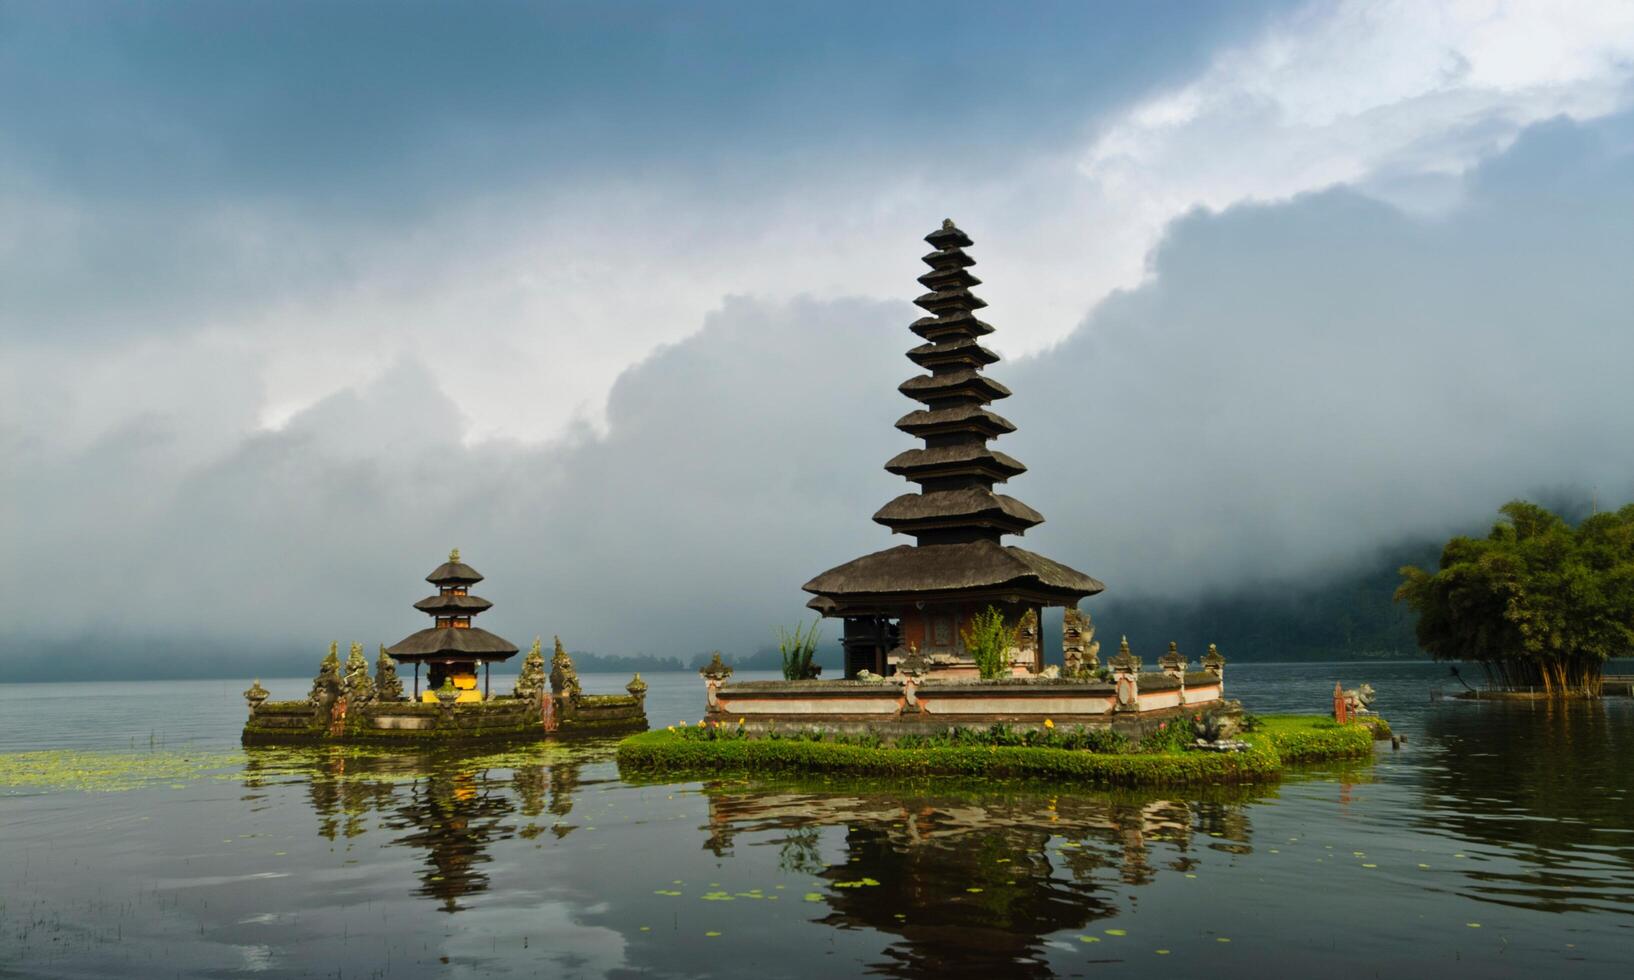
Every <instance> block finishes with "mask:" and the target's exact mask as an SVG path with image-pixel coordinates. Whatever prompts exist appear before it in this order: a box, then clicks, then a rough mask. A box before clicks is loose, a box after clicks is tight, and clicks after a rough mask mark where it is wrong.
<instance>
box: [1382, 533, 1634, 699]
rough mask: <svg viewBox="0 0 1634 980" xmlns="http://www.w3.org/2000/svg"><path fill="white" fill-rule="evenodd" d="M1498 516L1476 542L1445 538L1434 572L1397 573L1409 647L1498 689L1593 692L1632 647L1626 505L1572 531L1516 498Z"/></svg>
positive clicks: (1633, 587)
mask: <svg viewBox="0 0 1634 980" xmlns="http://www.w3.org/2000/svg"><path fill="white" fill-rule="evenodd" d="M1499 512H1500V513H1501V514H1503V518H1502V519H1500V520H1499V521H1498V522H1497V523H1496V524H1494V525H1493V526H1492V531H1491V532H1490V533H1489V534H1488V535H1487V536H1486V537H1485V538H1469V537H1463V536H1459V537H1455V538H1453V539H1452V540H1451V541H1448V542H1447V544H1446V547H1445V548H1443V549H1442V552H1441V563H1440V567H1439V569H1438V570H1437V571H1435V572H1433V573H1432V572H1426V571H1424V570H1423V569H1421V568H1418V567H1416V566H1413V565H1407V566H1404V567H1403V568H1402V569H1401V576H1402V580H1403V581H1402V583H1401V586H1400V587H1399V588H1397V589H1396V600H1397V601H1398V602H1405V603H1407V605H1408V606H1409V607H1411V608H1412V610H1413V611H1414V612H1415V613H1417V614H1418V626H1417V632H1418V642H1419V645H1420V646H1421V647H1423V648H1424V649H1425V651H1427V652H1428V653H1429V654H1430V655H1431V656H1433V657H1435V658H1436V659H1437V660H1465V661H1472V662H1474V663H1478V664H1480V665H1481V667H1482V668H1483V669H1484V670H1485V671H1486V673H1487V678H1488V679H1489V680H1490V681H1492V682H1493V683H1495V684H1497V685H1498V686H1500V687H1503V688H1505V689H1508V690H1529V689H1531V690H1541V691H1543V692H1544V693H1548V694H1573V693H1589V694H1598V693H1599V690H1600V673H1601V670H1602V668H1603V667H1604V665H1605V662H1606V660H1607V659H1609V658H1611V657H1619V656H1627V655H1628V654H1629V652H1630V651H1631V650H1634V504H1630V505H1628V506H1625V507H1623V508H1622V509H1621V510H1618V511H1614V512H1607V513H1600V514H1595V515H1593V516H1591V517H1588V518H1585V519H1584V520H1583V522H1582V523H1580V524H1579V525H1578V526H1577V527H1575V528H1574V527H1572V526H1571V525H1570V524H1568V523H1566V522H1565V521H1564V520H1562V519H1561V518H1559V517H1557V516H1556V515H1555V514H1553V513H1551V512H1549V511H1548V510H1546V509H1544V508H1542V507H1539V506H1538V505H1536V504H1532V503H1528V502H1526V501H1522V500H1516V501H1511V502H1510V503H1508V504H1505V505H1504V506H1503V507H1502V508H1500V511H1499Z"/></svg>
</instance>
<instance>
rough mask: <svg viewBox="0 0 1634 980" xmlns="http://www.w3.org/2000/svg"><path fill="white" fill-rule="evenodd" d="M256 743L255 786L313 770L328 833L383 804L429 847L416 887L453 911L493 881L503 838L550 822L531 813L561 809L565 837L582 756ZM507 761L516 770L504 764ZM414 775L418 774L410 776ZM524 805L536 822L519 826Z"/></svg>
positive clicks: (322, 832)
mask: <svg viewBox="0 0 1634 980" xmlns="http://www.w3.org/2000/svg"><path fill="white" fill-rule="evenodd" d="M263 751H265V750H255V749H252V750H250V755H249V759H248V761H247V762H246V764H245V767H244V771H245V780H244V781H245V786H246V788H256V789H259V788H262V787H263V786H264V785H265V782H266V778H267V776H268V775H280V776H285V775H287V774H288V772H289V770H290V768H292V767H293V768H295V769H297V770H300V771H302V774H303V775H304V776H306V778H307V785H306V795H307V800H308V802H309V803H310V804H311V806H312V809H313V812H314V813H315V814H317V816H318V821H319V823H318V835H319V836H320V837H325V838H327V839H329V840H331V841H333V840H336V839H337V838H352V837H357V836H360V835H362V834H363V833H365V832H366V830H367V819H366V818H367V817H368V815H369V814H370V813H378V814H380V815H381V816H382V817H383V818H384V819H383V820H382V825H383V826H384V827H386V828H387V829H389V830H392V831H395V832H399V833H401V836H398V837H395V838H393V840H392V842H391V843H392V844H394V845H407V846H409V847H415V848H420V849H423V850H424V851H425V860H424V864H423V868H422V871H421V874H420V876H419V877H420V884H419V887H418V888H416V889H415V892H414V893H415V894H417V895H421V896H424V897H427V898H433V899H436V900H437V902H438V903H439V905H440V906H441V908H442V910H443V911H445V912H458V911H461V910H462V909H464V908H465V906H464V905H463V904H461V901H460V900H461V899H462V898H464V897H465V896H467V895H472V894H476V893H479V892H482V891H485V890H487V888H488V875H487V873H486V871H485V870H484V866H485V865H487V864H489V863H490V862H491V861H492V860H493V859H492V856H491V854H490V850H491V847H492V845H493V843H494V842H495V841H500V840H505V839H507V838H510V837H522V838H532V837H534V836H536V835H537V834H538V833H540V832H541V831H542V830H543V829H544V828H543V827H540V826H538V825H536V824H535V823H533V822H531V818H535V817H539V816H541V815H542V814H544V813H547V812H548V813H549V814H551V816H552V818H553V825H552V826H551V828H550V829H551V830H552V831H553V832H554V833H555V834H556V836H558V837H565V836H566V835H567V834H568V833H570V832H571V831H572V830H573V829H574V828H573V827H571V826H569V825H567V824H566V823H565V818H566V817H567V816H568V815H569V814H570V813H571V812H572V810H573V795H574V791H575V790H576V789H577V788H578V786H579V782H580V777H579V769H580V767H581V765H582V763H579V762H574V761H560V762H552V763H551V764H549V765H544V764H538V765H526V764H520V765H519V764H516V763H515V762H514V761H509V760H508V761H507V763H506V765H505V767H504V768H498V767H496V768H493V769H488V768H484V767H482V766H481V765H480V764H478V765H472V764H469V763H459V762H456V761H444V760H432V759H429V758H427V757H423V756H410V755H397V756H347V755H345V754H344V753H343V752H341V751H340V750H337V749H332V748H331V749H323V750H314V751H312V752H311V753H310V754H309V755H306V756H305V757H304V758H299V759H297V760H295V761H294V762H293V763H292V762H291V760H290V758H289V756H288V755H287V754H285V753H281V752H280V753H276V754H269V755H268V756H267V758H266V761H263V760H262V759H261V758H260V753H261V752H263ZM506 770H509V772H510V778H509V779H507V778H504V777H503V776H502V775H499V773H503V772H505V771H506ZM408 775H413V776H416V777H418V778H416V779H414V781H413V782H408V783H405V782H402V781H401V780H402V777H404V776H408ZM518 813H520V815H521V816H523V817H526V818H530V822H529V823H527V824H526V825H524V826H522V827H520V828H519V827H517V826H516V825H515V823H514V822H513V818H514V817H515V816H516V815H517V814H518Z"/></svg>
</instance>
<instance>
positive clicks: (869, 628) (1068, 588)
mask: <svg viewBox="0 0 1634 980" xmlns="http://www.w3.org/2000/svg"><path fill="white" fill-rule="evenodd" d="M925 241H927V242H929V243H930V244H931V247H932V248H934V249H935V251H933V252H931V253H930V254H929V255H927V256H925V258H924V261H925V264H927V265H929V266H930V268H931V271H929V272H927V273H925V274H924V275H922V276H920V277H919V281H920V282H921V283H923V284H924V286H925V288H926V289H928V290H930V291H929V292H927V293H925V294H924V295H923V296H920V297H919V298H918V299H916V300H914V303H915V304H916V305H918V306H919V307H921V308H922V309H924V310H925V311H926V312H927V313H928V314H930V315H928V316H925V317H921V318H920V319H918V320H916V321H914V323H913V325H912V327H911V329H912V330H913V332H914V333H916V334H918V335H919V336H920V337H922V338H923V339H924V340H925V343H923V344H920V345H919V346H918V347H915V348H913V349H912V350H910V351H908V359H909V360H911V361H913V362H914V363H915V364H917V365H919V366H920V367H922V368H924V369H925V370H926V372H927V373H925V374H921V375H918V376H917V377H913V378H910V379H908V380H907V381H905V382H903V384H902V385H901V387H900V389H899V390H900V391H901V392H902V393H903V394H904V395H907V396H908V397H909V398H912V399H915V400H916V401H920V402H923V403H924V406H925V407H924V408H922V409H920V410H918V411H914V412H909V413H908V414H907V415H904V416H903V417H902V418H901V419H899V420H898V421H897V423H896V427H897V428H898V429H901V430H902V431H903V432H906V433H908V434H909V435H912V436H916V437H918V438H920V439H923V440H924V443H925V445H924V448H922V449H910V450H908V451H906V452H903V453H899V454H898V455H897V456H895V457H894V458H892V459H891V460H890V462H888V463H886V464H885V469H886V470H887V471H888V472H891V473H895V474H897V475H899V476H902V477H905V478H907V479H908V480H910V481H912V482H914V483H917V484H919V487H920V489H919V492H917V493H906V494H903V495H902V496H900V497H897V498H896V499H895V500H892V501H891V502H890V503H888V504H886V505H885V506H884V507H882V508H880V510H879V512H878V513H877V514H875V515H874V520H875V521H878V522H879V523H881V524H884V525H885V526H886V527H888V528H890V529H891V531H892V532H893V533H899V534H908V535H912V536H913V537H914V539H915V541H916V543H915V544H911V545H908V544H905V545H899V546H897V547H895V548H890V549H888V550H885V551H879V552H875V553H874V554H871V555H864V556H863V557H861V558H858V559H856V560H855V561H850V562H847V563H846V564H844V565H841V566H839V567H838V568H831V569H829V570H828V571H826V572H824V573H822V574H821V575H819V576H817V577H816V578H814V579H812V580H811V581H810V582H807V583H806V584H805V590H806V591H807V592H812V593H815V594H816V598H814V599H812V600H811V601H810V602H809V603H807V605H809V606H810V607H811V608H813V609H816V610H817V611H818V612H820V613H822V614H823V615H824V616H832V617H839V618H843V619H844V620H845V632H844V637H843V639H842V643H843V644H844V647H845V671H846V676H847V677H854V676H856V674H857V672H858V671H859V670H863V669H867V670H870V671H872V672H874V673H876V674H889V673H891V672H892V670H893V669H894V666H895V663H896V662H897V660H899V659H900V658H901V654H902V651H908V650H917V651H919V652H920V653H921V654H923V655H924V656H925V658H926V659H928V660H929V661H930V664H931V666H932V667H933V668H941V669H945V670H947V671H949V672H952V673H965V672H968V673H971V674H974V673H975V665H974V662H973V661H972V660H971V659H970V658H969V657H968V656H967V655H966V652H965V649H964V640H963V636H962V634H963V627H964V626H965V624H966V623H967V622H968V621H969V620H970V618H971V617H973V616H974V615H975V614H977V613H979V612H981V611H983V610H985V609H986V608H987V607H988V606H990V605H991V606H996V607H997V608H999V609H1001V610H1003V611H1004V613H1005V618H1006V620H1007V621H1008V622H1010V623H1012V624H1014V625H1016V626H1017V627H1018V629H1019V634H1020V636H1021V640H1020V643H1019V645H1018V648H1017V650H1016V651H1015V653H1014V655H1013V666H1012V669H1013V670H1014V671H1015V672H1017V673H1025V672H1035V671H1037V670H1039V669H1040V668H1041V667H1042V661H1041V658H1040V656H1039V646H1038V626H1037V623H1038V615H1039V613H1040V612H1041V611H1042V609H1043V607H1045V606H1075V605H1076V604H1077V603H1078V600H1080V599H1082V598H1084V597H1085V596H1091V595H1094V594H1095V593H1097V592H1100V591H1101V590H1102V585H1101V583H1100V582H1098V581H1096V580H1095V579H1093V578H1090V577H1089V576H1088V575H1085V574H1084V573H1082V572H1079V571H1076V570H1074V569H1071V568H1068V567H1067V566H1065V565H1062V564H1060V563H1058V562H1055V561H1051V560H1050V559H1048V558H1045V557H1044V556H1042V555H1038V554H1034V553H1033V552H1031V551H1025V550H1023V549H1021V548H1017V547H1015V546H1013V545H1005V544H1003V543H1002V542H1003V538H1004V536H1005V535H1007V534H1022V533H1024V532H1025V531H1026V530H1027V529H1028V528H1030V527H1033V526H1034V525H1036V524H1039V523H1041V522H1042V521H1043V520H1044V517H1043V515H1041V514H1040V513H1038V511H1036V510H1033V509H1032V508H1031V507H1028V506H1027V505H1026V504H1024V503H1022V502H1021V501H1019V500H1017V499H1015V498H1014V497H1008V496H1005V495H1004V494H1000V493H994V492H993V486H994V484H997V483H1003V482H1005V481H1007V480H1009V479H1010V478H1011V477H1013V476H1017V475H1019V474H1021V473H1023V472H1025V471H1026V467H1025V466H1023V465H1021V463H1019V462H1018V461H1016V460H1015V459H1014V458H1012V457H1010V456H1008V455H1006V454H1004V453H1002V452H999V451H998V450H996V449H993V448H991V447H990V446H988V442H989V440H992V439H993V438H995V437H997V436H1000V435H1003V434H1004V433H1006V432H1013V431H1015V426H1014V425H1012V424H1011V423H1010V422H1008V421H1007V420H1005V419H1004V418H1003V417H1001V416H999V415H996V414H994V413H993V412H991V411H989V410H988V408H987V406H988V405H989V404H991V403H992V402H994V401H996V400H998V399H1000V398H1007V397H1009V395H1010V389H1008V388H1006V387H1005V386H1004V385H1002V384H999V383H998V382H997V381H994V380H993V379H991V378H989V377H987V376H986V375H985V374H983V373H982V369H983V368H984V367H986V366H987V365H989V364H993V363H995V362H997V361H998V359H999V356H998V355H997V354H995V353H993V352H992V351H991V350H989V349H987V348H986V347H983V346H982V345H981V343H980V340H979V338H981V337H982V336H984V335H986V334H990V333H992V332H993V328H992V327H990V326H988V325H987V324H986V323H983V322H982V321H981V320H979V319H977V318H976V311H977V310H979V309H981V308H982V307H984V306H986V305H987V304H986V303H984V302H982V300H980V299H978V298H977V297H976V296H974V295H972V293H971V292H970V287H972V286H975V285H977V284H979V283H980V282H981V280H979V279H977V278H976V277H975V276H973V275H971V274H970V267H971V266H972V265H974V264H975V261H976V260H975V259H972V258H971V257H970V256H969V255H967V254H966V253H965V251H964V250H965V248H967V247H968V246H969V245H970V244H971V241H970V238H969V236H967V235H966V234H965V233H964V232H962V231H960V230H959V229H958V228H957V227H955V226H954V224H953V222H952V221H944V222H942V227H941V228H939V229H937V230H936V231H934V232H932V233H931V234H929V235H927V236H925ZM1029 612H1030V613H1031V614H1032V616H1031V620H1030V623H1031V626H1030V633H1029V628H1028V626H1027V622H1028V613H1029Z"/></svg>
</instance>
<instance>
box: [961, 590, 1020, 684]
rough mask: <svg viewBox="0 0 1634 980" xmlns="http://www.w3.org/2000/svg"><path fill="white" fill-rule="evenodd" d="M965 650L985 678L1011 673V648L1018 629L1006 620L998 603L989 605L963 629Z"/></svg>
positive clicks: (989, 678) (990, 678) (991, 678)
mask: <svg viewBox="0 0 1634 980" xmlns="http://www.w3.org/2000/svg"><path fill="white" fill-rule="evenodd" d="M961 632H962V633H963V636H964V641H965V652H967V653H969V654H970V656H971V658H972V659H973V660H975V661H976V670H977V671H978V672H980V674H981V676H982V679H983V680H993V679H995V678H999V677H1004V676H1006V675H1008V674H1009V673H1010V648H1011V646H1012V645H1013V644H1014V639H1015V637H1014V631H1012V630H1011V629H1010V628H1009V627H1008V626H1006V625H1005V623H1004V613H1003V612H1002V611H1000V610H999V608H998V607H997V606H988V607H987V608H986V609H984V610H983V611H981V612H979V613H977V614H976V615H975V616H973V617H971V620H970V622H969V623H968V624H966V626H965V628H964V629H963V630H962V631H961Z"/></svg>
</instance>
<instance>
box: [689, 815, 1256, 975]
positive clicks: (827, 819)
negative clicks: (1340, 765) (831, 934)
mask: <svg viewBox="0 0 1634 980" xmlns="http://www.w3.org/2000/svg"><path fill="white" fill-rule="evenodd" d="M709 815H710V822H709V829H710V838H709V842H708V846H710V847H711V848H712V849H714V850H716V851H717V853H722V852H725V851H727V850H730V849H731V848H732V846H733V842H734V839H735V838H736V837H737V836H738V835H739V834H744V833H751V834H753V833H776V832H779V831H782V832H785V833H787V834H788V838H787V841H786V842H785V845H784V856H783V862H782V863H783V864H784V865H785V866H786V867H788V868H790V870H797V871H805V872H808V873H812V874H815V875H817V876H818V877H820V878H822V879H824V880H825V881H828V882H830V884H831V887H830V889H829V891H828V894H827V895H826V896H825V900H826V901H827V902H828V906H829V909H830V912H829V915H828V916H827V917H826V918H825V919H824V920H823V921H824V922H825V923H826V924H828V925H831V926H842V927H848V928H866V929H874V930H879V931H881V932H884V933H888V934H891V935H894V936H897V937H899V939H898V941H896V942H893V943H892V944H891V945H890V946H889V947H888V948H887V949H886V951H885V956H886V958H887V959H886V960H885V961H884V962H882V963H879V964H877V965H876V966H875V969H876V970H877V971H878V972H882V973H884V974H886V975H889V976H900V977H948V976H965V975H972V976H973V975H981V976H987V977H992V976H1050V975H1052V972H1051V969H1050V967H1049V964H1048V963H1047V961H1046V960H1045V958H1044V937H1046V936H1049V935H1051V934H1053V933H1057V932H1063V931H1067V930H1078V929H1084V928H1086V927H1087V926H1089V925H1090V924H1091V923H1093V922H1094V921H1095V920H1097V919H1105V918H1110V917H1112V916H1115V915H1116V914H1117V912H1118V908H1117V905H1116V904H1115V902H1116V899H1117V895H1116V894H1115V891H1114V888H1115V885H1116V884H1118V883H1121V884H1124V885H1141V884H1145V883H1147V882H1150V881H1152V880H1153V879H1154V878H1156V877H1157V875H1158V874H1159V873H1160V870H1159V869H1160V867H1161V866H1166V867H1168V868H1171V869H1173V870H1176V871H1184V870H1186V869H1187V868H1189V867H1191V866H1192V865H1193V863H1194V862H1193V860H1192V859H1191V858H1190V857H1189V852H1190V850H1191V848H1192V847H1193V846H1194V837H1195V836H1196V835H1197V834H1198V833H1203V834H1205V835H1206V834H1207V833H1209V829H1205V828H1210V829H1212V828H1213V827H1215V826H1221V825H1229V826H1230V829H1231V830H1232V831H1233V833H1234V834H1235V835H1237V839H1238V840H1245V839H1246V835H1247V826H1246V820H1245V818H1244V817H1243V816H1242V809H1241V807H1240V806H1236V805H1232V804H1222V803H1197V802H1193V801H1171V800H1144V801H1130V802H1123V801H1114V800H1111V799H1106V798H1095V797H1088V798H1086V797H1075V798H1072V799H1065V798H1052V797H1048V796H1043V795H1030V796H1029V795H1022V796H1014V795H1007V796H992V797H986V796H984V795H982V794H980V793H974V794H964V795H963V796H961V797H955V798H948V799H942V798H914V797H912V796H897V795H889V794H888V789H886V788H882V791H881V792H879V793H860V794H859V793H847V794H844V795H839V794H835V795H832V796H822V795H815V794H810V793H805V792H801V793H789V794H773V793H768V794H758V795H732V794H713V795H711V797H710V806H709ZM1222 821H1223V824H1222ZM816 826H843V827H844V828H845V838H844V840H845V847H846V858H847V859H846V861H845V862H843V863H840V864H835V865H832V866H822V862H821V861H820V858H819V856H818V855H819V853H820V852H819V850H818V848H817V846H816V844H817V842H816V839H815V837H814V835H813V833H812V830H813V828H814V827H816ZM1159 848H1161V849H1162V850H1166V851H1169V852H1171V853H1172V855H1173V857H1172V858H1171V859H1170V860H1168V861H1167V862H1165V863H1164V864H1162V865H1159V864H1156V863H1154V862H1157V861H1158V857H1157V855H1159V854H1160V853H1161V851H1160V850H1159ZM814 864H815V865H816V866H813V865H814ZM865 880H866V881H869V882H875V883H877V884H862V885H859V882H863V881H865Z"/></svg>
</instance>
